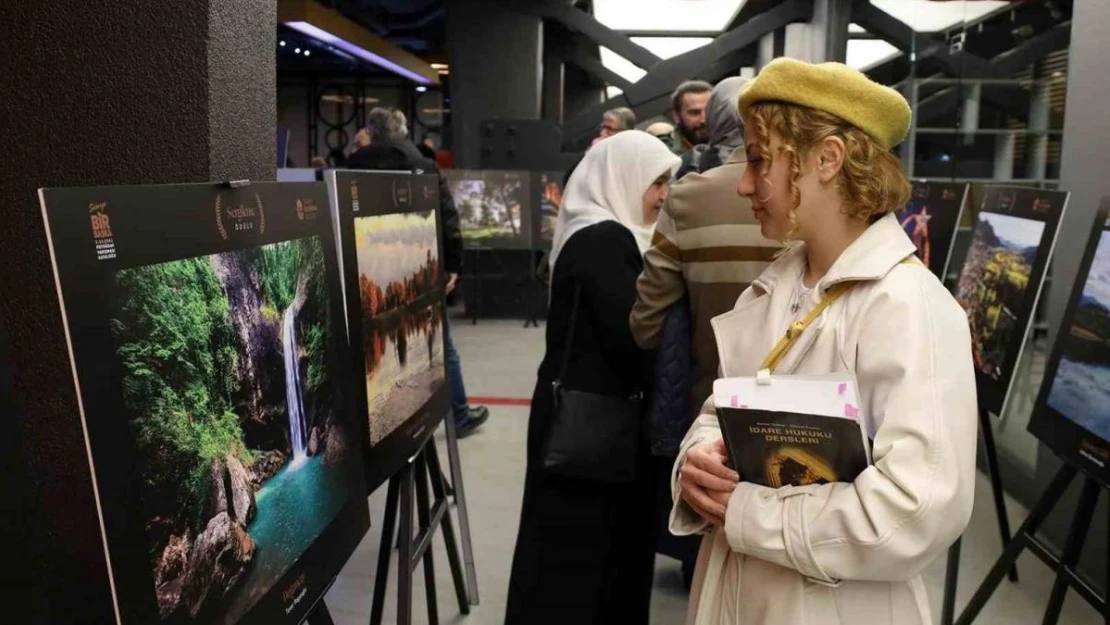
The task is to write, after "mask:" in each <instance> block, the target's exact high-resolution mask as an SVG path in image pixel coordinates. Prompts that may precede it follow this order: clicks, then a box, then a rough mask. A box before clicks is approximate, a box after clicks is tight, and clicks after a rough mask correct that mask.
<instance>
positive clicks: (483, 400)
mask: <svg viewBox="0 0 1110 625" xmlns="http://www.w3.org/2000/svg"><path fill="white" fill-rule="evenodd" d="M466 401H468V402H470V405H471V406H475V405H482V404H486V405H490V406H531V405H532V400H531V399H528V398H526V397H475V396H474V395H471V396H470V397H467V398H466Z"/></svg>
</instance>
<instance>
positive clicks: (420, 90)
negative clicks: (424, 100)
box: [416, 85, 428, 93]
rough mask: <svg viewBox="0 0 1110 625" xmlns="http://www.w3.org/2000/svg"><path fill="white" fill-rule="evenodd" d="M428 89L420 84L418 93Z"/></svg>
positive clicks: (417, 89)
mask: <svg viewBox="0 0 1110 625" xmlns="http://www.w3.org/2000/svg"><path fill="white" fill-rule="evenodd" d="M427 90H428V88H427V87H425V86H424V85H420V86H419V87H417V88H416V92H417V93H424V92H425V91H427Z"/></svg>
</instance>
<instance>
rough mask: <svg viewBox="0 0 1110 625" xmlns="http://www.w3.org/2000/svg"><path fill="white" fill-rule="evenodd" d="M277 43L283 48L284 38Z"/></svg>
mask: <svg viewBox="0 0 1110 625" xmlns="http://www.w3.org/2000/svg"><path fill="white" fill-rule="evenodd" d="M278 44H280V45H281V47H283V48H284V47H285V40H284V39H282V40H281V41H279V42H278Z"/></svg>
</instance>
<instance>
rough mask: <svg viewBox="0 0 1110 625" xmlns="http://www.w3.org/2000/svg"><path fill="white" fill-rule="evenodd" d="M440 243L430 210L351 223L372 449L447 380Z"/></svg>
mask: <svg viewBox="0 0 1110 625" xmlns="http://www.w3.org/2000/svg"><path fill="white" fill-rule="evenodd" d="M437 240H438V233H437V231H436V215H435V212H434V211H428V212H421V213H394V214H389V215H376V216H369V217H359V218H357V219H355V249H356V250H357V255H358V285H359V288H358V291H359V300H360V303H361V313H362V343H363V357H364V360H365V367H366V396H367V397H368V398H369V403H370V406H369V428H370V444H371V445H376V444H377V443H379V442H381V441H382V440H383V439H384V438H385V437H386V436H388V435H389V434H391V433H392V432H393V431H394V430H395V429H397V426H398V425H400V424H401V422H402V421H404V419H405V418H407V416H408V415H411V414H415V413H416V412H417V411H418V410H419V409H420V408H421V407H423V405H424V404H425V403H427V401H428V399H430V398H431V397H432V395H434V394H435V392H436V391H437V390H439V389H440V388H442V387H443V385H444V384H445V383H446V369H445V367H444V360H443V340H442V333H443V314H444V310H443V303H444V299H445V297H446V293H444V277H443V271H442V267H441V265H440V262H439V248H438V246H437V245H436V241H437Z"/></svg>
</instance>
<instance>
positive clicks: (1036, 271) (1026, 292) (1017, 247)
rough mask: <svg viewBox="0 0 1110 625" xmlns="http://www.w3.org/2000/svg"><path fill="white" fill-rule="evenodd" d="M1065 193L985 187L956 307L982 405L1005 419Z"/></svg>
mask: <svg viewBox="0 0 1110 625" xmlns="http://www.w3.org/2000/svg"><path fill="white" fill-rule="evenodd" d="M1066 202H1067V193H1064V192H1059V191H1044V190H1040V189H1026V188H1017V187H986V188H985V189H984V196H983V203H982V205H981V207H980V209H979V214H978V216H977V217H976V220H975V225H974V228H973V233H972V240H971V246H970V248H969V249H968V252H967V257H966V258H965V260H964V265H963V268H962V270H961V271H960V277H959V281H958V282H957V285H956V300H957V301H958V302H959V303H960V305H961V306H963V308H964V310H965V311H966V312H967V316H968V324H969V326H970V329H971V341H972V357H973V358H974V362H975V372H976V378H977V380H978V391H979V396H980V400H981V401H980V403H981V404H982V405H983V406H984V407H985V408H986V409H988V410H990V411H991V412H994V413H995V414H1000V413H1001V412H1003V410H1004V408H1005V404H1006V399H1007V397H1008V395H1009V388H1010V385H1011V382H1012V380H1013V372H1014V369H1015V368H1016V366H1017V361H1018V360H1019V358H1020V357H1021V352H1022V348H1023V346H1024V343H1025V336H1026V334H1027V332H1028V330H1029V325H1030V323H1031V322H1032V318H1033V312H1034V310H1035V308H1036V303H1037V300H1038V298H1039V296H1040V291H1041V285H1042V283H1043V281H1044V276H1045V271H1046V269H1047V267H1048V261H1049V258H1050V257H1051V255H1052V248H1053V245H1054V244H1055V241H1056V231H1057V228H1058V227H1059V223H1060V217H1061V215H1062V214H1063V211H1064V206H1065V204H1066Z"/></svg>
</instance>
